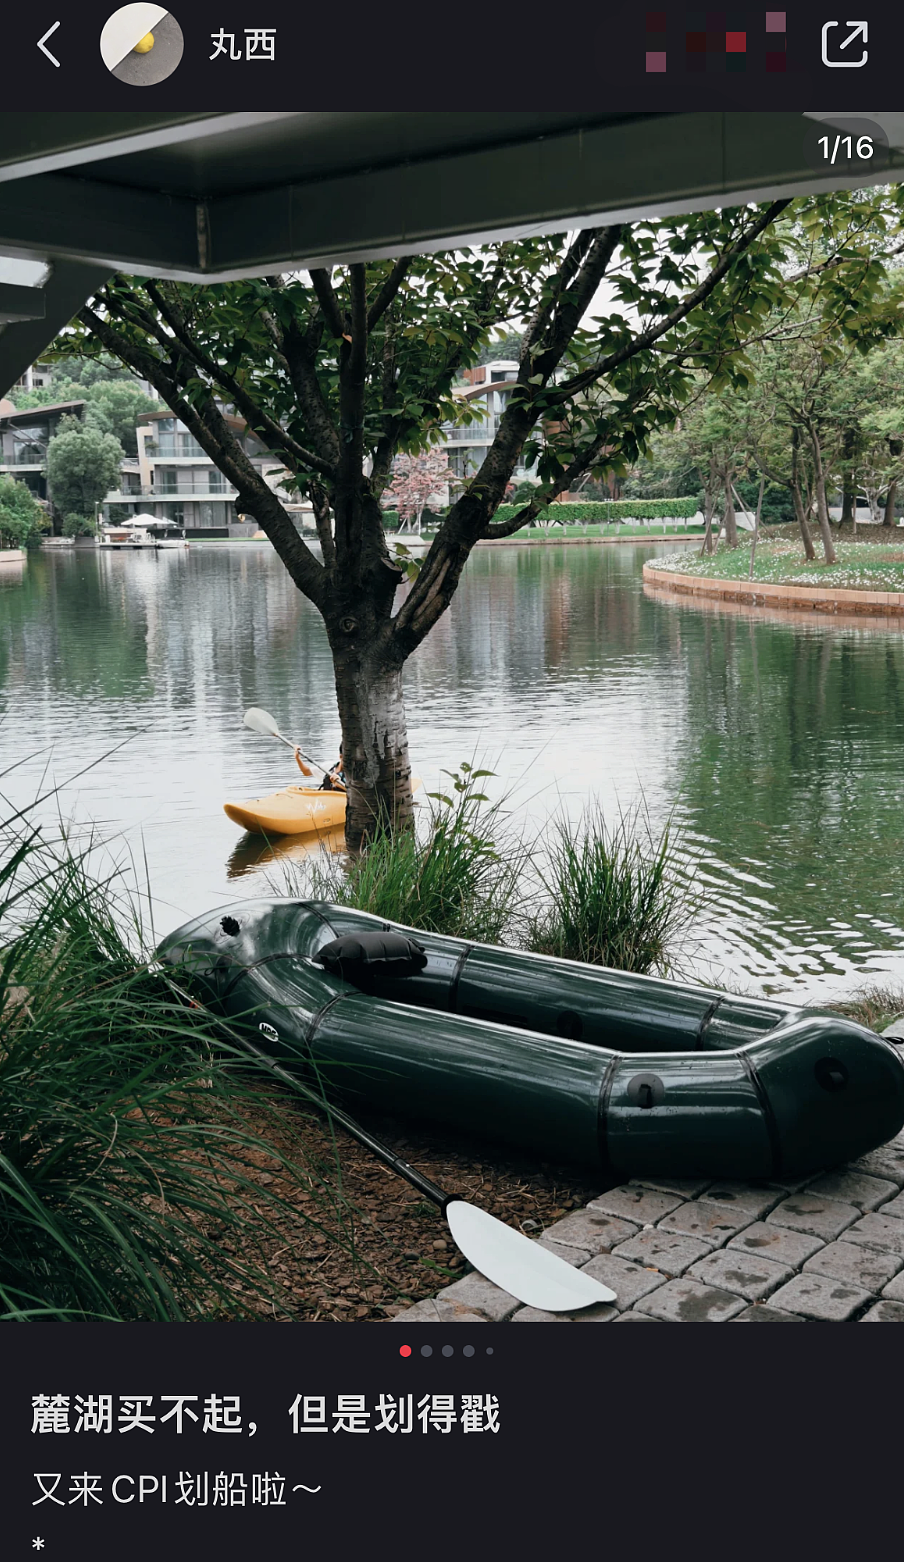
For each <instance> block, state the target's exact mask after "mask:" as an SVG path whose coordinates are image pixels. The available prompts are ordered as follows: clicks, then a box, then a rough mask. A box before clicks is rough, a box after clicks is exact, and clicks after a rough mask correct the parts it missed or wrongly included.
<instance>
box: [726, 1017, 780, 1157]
mask: <svg viewBox="0 0 904 1562" xmlns="http://www.w3.org/2000/svg"><path fill="white" fill-rule="evenodd" d="M735 1056H736V1057H737V1058H739V1060H740V1062H741V1066H742V1067H743V1068H744V1070H745V1072H746V1074H747V1077H748V1079H749V1080H750V1083H751V1085H752V1086H753V1090H754V1094H755V1095H756V1098H757V1101H758V1102H759V1105H760V1111H761V1112H762V1114H763V1122H764V1123H765V1124H766V1132H767V1134H768V1135H769V1147H770V1149H771V1150H772V1171H771V1172H770V1173H769V1175H770V1177H775V1178H779V1177H780V1176H781V1175H782V1140H781V1135H780V1134H779V1131H778V1123H777V1122H776V1120H775V1113H774V1111H773V1110H772V1102H771V1101H770V1100H769V1092H768V1090H765V1089H764V1088H763V1082H762V1080H761V1079H760V1076H759V1074H758V1073H757V1071H756V1064H755V1063H754V1061H753V1058H752V1057H750V1056H749V1054H748V1052H747V1051H746V1049H745V1048H744V1047H739V1048H738V1051H737V1053H736V1054H735Z"/></svg>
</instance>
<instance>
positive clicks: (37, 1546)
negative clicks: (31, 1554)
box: [31, 1535, 44, 1551]
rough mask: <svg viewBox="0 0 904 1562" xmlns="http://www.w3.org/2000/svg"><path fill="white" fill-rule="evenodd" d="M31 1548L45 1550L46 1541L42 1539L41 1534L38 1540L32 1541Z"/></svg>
mask: <svg viewBox="0 0 904 1562" xmlns="http://www.w3.org/2000/svg"><path fill="white" fill-rule="evenodd" d="M31 1549H32V1551H43V1550H44V1542H43V1540H42V1539H41V1537H40V1535H38V1537H37V1539H36V1540H33V1541H32V1543H31Z"/></svg>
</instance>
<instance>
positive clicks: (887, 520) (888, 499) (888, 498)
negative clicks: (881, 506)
mask: <svg viewBox="0 0 904 1562" xmlns="http://www.w3.org/2000/svg"><path fill="white" fill-rule="evenodd" d="M897 492H898V479H897V478H896V477H895V478H893V479H892V481H891V482H890V483H889V485H888V493H887V494H886V495H885V513H884V515H883V516H882V525H883V526H894V524H895V495H896V493H897Z"/></svg>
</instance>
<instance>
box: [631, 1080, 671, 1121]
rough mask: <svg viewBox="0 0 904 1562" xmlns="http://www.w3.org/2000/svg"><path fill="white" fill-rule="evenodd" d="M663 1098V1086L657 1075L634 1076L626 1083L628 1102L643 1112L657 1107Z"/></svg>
mask: <svg viewBox="0 0 904 1562" xmlns="http://www.w3.org/2000/svg"><path fill="white" fill-rule="evenodd" d="M664 1096H665V1086H664V1085H663V1083H662V1080H661V1079H660V1078H659V1075H658V1074H635V1075H634V1078H633V1079H630V1080H629V1081H628V1100H629V1101H630V1102H631V1105H632V1106H639V1107H640V1108H641V1110H642V1111H644V1112H648V1111H649V1110H650V1108H651V1107H654V1106H659V1104H660V1102H661V1101H662V1099H663V1097H664Z"/></svg>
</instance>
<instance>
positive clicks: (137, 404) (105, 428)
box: [85, 380, 160, 456]
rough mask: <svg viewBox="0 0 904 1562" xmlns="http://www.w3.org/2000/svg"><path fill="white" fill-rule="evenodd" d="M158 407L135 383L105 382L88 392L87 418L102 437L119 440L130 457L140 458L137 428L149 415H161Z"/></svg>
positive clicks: (157, 403)
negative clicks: (138, 456)
mask: <svg viewBox="0 0 904 1562" xmlns="http://www.w3.org/2000/svg"><path fill="white" fill-rule="evenodd" d="M159 406H160V404H159V402H156V401H151V399H150V397H149V396H146V395H145V394H144V391H143V390H142V389H141V386H140V385H136V383H135V381H134V380H131V382H123V381H122V380H118V381H102V382H100V383H98V384H97V385H95V386H93V387H91V388H90V389H89V391H88V406H87V407H86V409H85V417H86V421H88V422H93V423H94V424H95V425H96V427H98V428H99V429H100V430H101V432H102V433H104V434H112V435H113V437H114V439H118V440H119V443H120V444H121V445H122V448H123V450H124V451H125V453H126V455H127V456H137V454H138V437H137V434H136V426H137V424H139V423H140V422H141V420H142V418H145V417H146V416H147V414H148V413H149V412H155V411H159Z"/></svg>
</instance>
